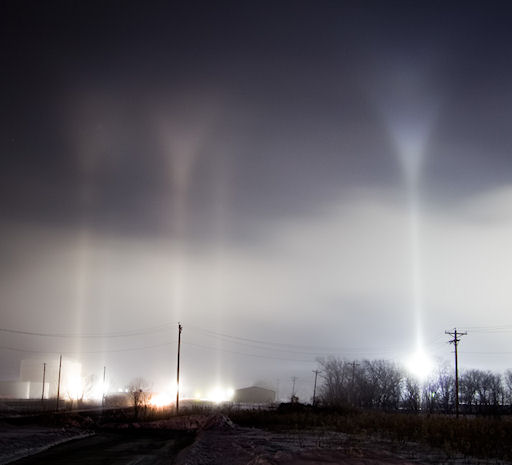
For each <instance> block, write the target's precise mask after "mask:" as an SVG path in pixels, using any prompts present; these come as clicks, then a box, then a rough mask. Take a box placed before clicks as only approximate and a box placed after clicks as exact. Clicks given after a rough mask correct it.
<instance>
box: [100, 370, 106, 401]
mask: <svg viewBox="0 0 512 465" xmlns="http://www.w3.org/2000/svg"><path fill="white" fill-rule="evenodd" d="M106 379H107V367H106V366H104V367H103V387H102V392H101V408H105V381H106Z"/></svg>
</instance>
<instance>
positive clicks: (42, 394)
mask: <svg viewBox="0 0 512 465" xmlns="http://www.w3.org/2000/svg"><path fill="white" fill-rule="evenodd" d="M45 381H46V363H43V389H42V391H41V403H42V402H44V383H45Z"/></svg>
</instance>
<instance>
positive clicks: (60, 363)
mask: <svg viewBox="0 0 512 465" xmlns="http://www.w3.org/2000/svg"><path fill="white" fill-rule="evenodd" d="M61 370H62V354H61V356H60V358H59V380H58V381H57V410H59V398H60V373H61Z"/></svg>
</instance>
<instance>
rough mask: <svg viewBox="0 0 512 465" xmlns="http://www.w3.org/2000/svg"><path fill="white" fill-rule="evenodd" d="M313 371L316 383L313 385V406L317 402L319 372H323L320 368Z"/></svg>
mask: <svg viewBox="0 0 512 465" xmlns="http://www.w3.org/2000/svg"><path fill="white" fill-rule="evenodd" d="M313 373H314V374H315V385H314V387H313V407H314V406H315V404H316V378H317V377H318V373H322V372H321V371H319V370H313Z"/></svg>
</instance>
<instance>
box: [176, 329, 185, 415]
mask: <svg viewBox="0 0 512 465" xmlns="http://www.w3.org/2000/svg"><path fill="white" fill-rule="evenodd" d="M182 330H183V326H181V323H178V363H177V366H176V415H178V413H179V411H180V349H181V331H182Z"/></svg>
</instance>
